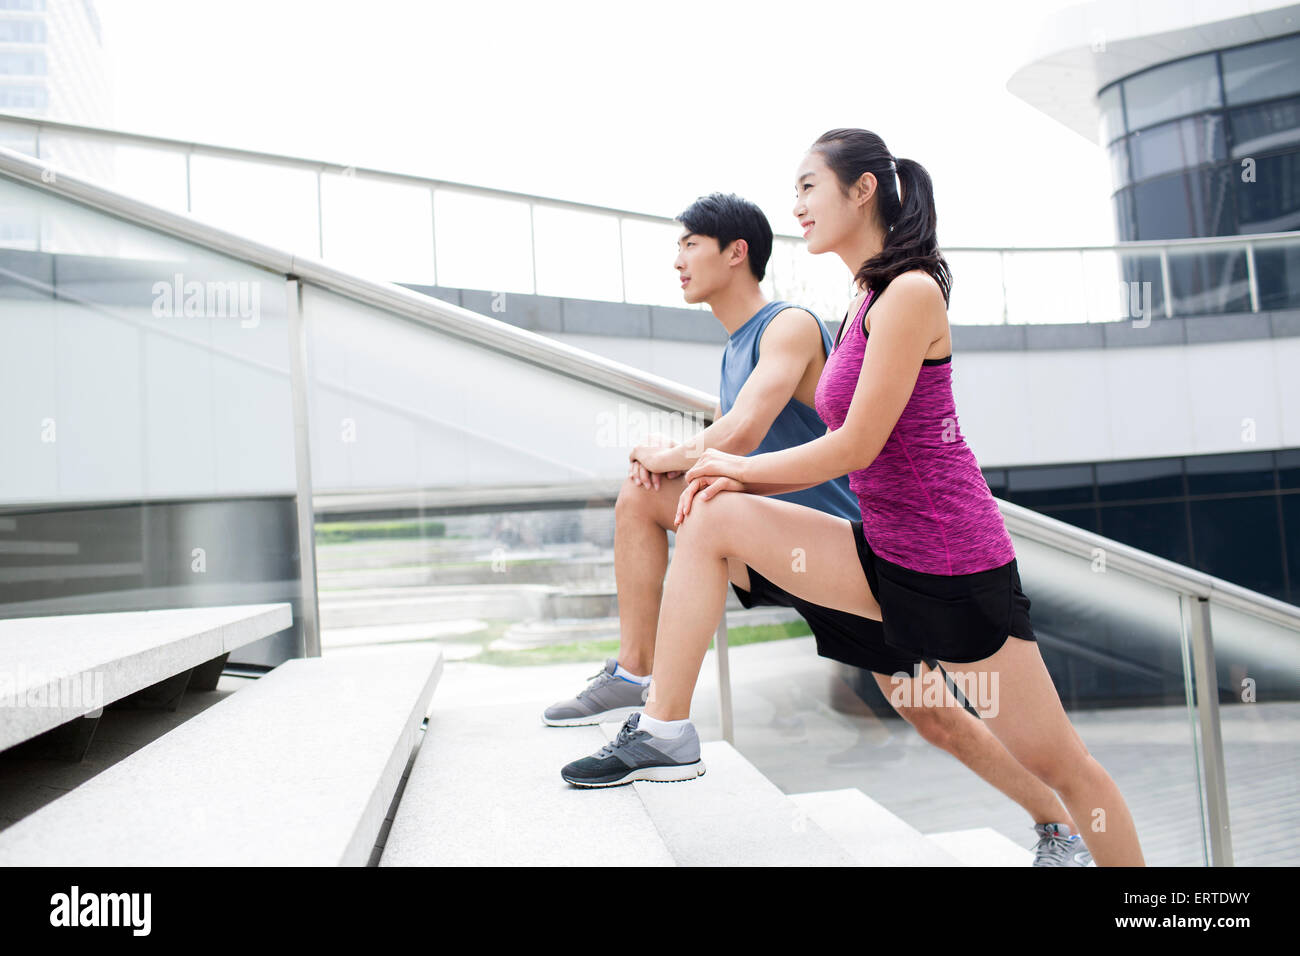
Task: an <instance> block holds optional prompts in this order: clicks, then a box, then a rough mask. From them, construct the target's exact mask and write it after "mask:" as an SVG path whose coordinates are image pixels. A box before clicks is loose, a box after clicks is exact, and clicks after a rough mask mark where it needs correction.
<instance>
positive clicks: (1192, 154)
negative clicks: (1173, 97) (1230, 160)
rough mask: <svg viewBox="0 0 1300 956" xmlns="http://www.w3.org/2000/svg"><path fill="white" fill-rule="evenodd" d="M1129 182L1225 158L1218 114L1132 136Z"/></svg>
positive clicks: (1167, 124)
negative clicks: (1131, 175)
mask: <svg viewBox="0 0 1300 956" xmlns="http://www.w3.org/2000/svg"><path fill="white" fill-rule="evenodd" d="M1128 144H1129V149H1130V150H1131V152H1132V154H1133V180H1134V181H1135V182H1138V181H1141V180H1143V179H1150V178H1151V177H1153V176H1159V175H1161V174H1163V173H1170V172H1173V171H1175V170H1178V169H1191V168H1193V167H1196V166H1202V165H1204V164H1206V163H1213V162H1218V161H1219V160H1221V159H1223V158H1224V157H1225V156H1226V155H1227V149H1226V147H1225V144H1224V136H1223V117H1222V116H1221V115H1220V114H1217V113H1214V114H1207V115H1205V116H1193V117H1189V118H1188V119H1182V120H1175V121H1174V122H1172V123H1165V124H1164V125H1163V126H1155V127H1152V128H1151V129H1147V130H1143V131H1142V132H1140V133H1134V134H1133V135H1132V136H1130V137H1129V138H1128Z"/></svg>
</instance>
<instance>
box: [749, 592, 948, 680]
mask: <svg viewBox="0 0 1300 956" xmlns="http://www.w3.org/2000/svg"><path fill="white" fill-rule="evenodd" d="M731 589H732V590H733V591H735V592H736V597H738V598H740V603H741V604H742V605H744V606H745V607H747V608H750V607H756V606H758V605H760V604H770V605H775V606H777V607H792V608H794V609H795V610H796V611H798V612H799V614H800V615H801V616H802V617H803V619H804V620H805V621H807V622H808V626H809V627H810V628H812V632H813V639H814V640H815V641H816V642H817V653H818V654H820V655H821V656H822V657H828V658H830V659H831V660H833V661H839V662H840V663H842V664H851V665H852V666H854V667H861V668H862V669H863V670H868V671H874V672H875V673H877V674H884V675H886V676H890V675H893V674H899V673H903V674H915V673H916V669H915V668H916V664H917V662H919V661H920V658H919V657H913V656H910V655H908V654H901V653H899V652H898V651H896V650H895V649H894V648H892V647H889V646H888V645H887V644H886V643H885V632H884V628H882V627H881V624H880V622H879V621H873V620H872V619H871V618H869V617H858V615H856V614H850V613H849V612H848V611H839V610H836V609H835V608H831V607H822V606H821V605H820V604H813V603H811V602H809V601H805V600H804V599H803V598H800V597H795V596H794V595H793V594H791V593H790V592H789V591H786V590H785V589H784V588H780V587H778V586H777V585H775V584H773V583H772V582H771V581H769V580H768V579H767V578H765V577H763V575H761V574H759V573H758V572H757V571H755V570H754V569H753V568H750V569H749V590H748V591H746V590H744V589H742V588H739V587H737V586H736V584H735V583H734V582H732V585H731ZM927 663H928V664H929V665H930V666H931V667H934V666H935V662H934V661H927Z"/></svg>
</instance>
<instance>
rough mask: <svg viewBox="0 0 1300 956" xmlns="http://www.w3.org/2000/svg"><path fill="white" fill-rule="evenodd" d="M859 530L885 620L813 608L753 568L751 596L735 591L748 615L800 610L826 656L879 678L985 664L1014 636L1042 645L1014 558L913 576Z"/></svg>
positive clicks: (858, 526)
mask: <svg viewBox="0 0 1300 956" xmlns="http://www.w3.org/2000/svg"><path fill="white" fill-rule="evenodd" d="M851 523H852V525H853V537H854V540H855V542H856V543H857V548H858V560H859V561H861V562H862V571H863V573H864V574H865V575H866V579H867V586H868V587H870V588H871V593H872V594H873V595H874V596H875V598H876V602H877V603H878V604H879V605H880V610H881V618H882V619H883V620H881V621H873V620H872V619H871V618H869V617H859V616H858V615H856V614H850V613H848V612H847V611H839V610H836V609H834V608H828V607H822V606H821V605H819V604H812V603H811V602H809V601H805V600H804V599H803V598H800V597H796V596H795V595H793V594H790V593H789V592H788V591H786V590H784V589H783V588H780V587H778V586H777V585H775V584H773V583H772V582H771V581H769V580H768V579H767V578H765V577H763V575H761V574H759V573H758V572H757V571H755V570H754V569H753V568H749V583H750V590H748V591H745V590H744V589H742V588H739V587H737V586H736V585H735V584H734V583H733V584H732V585H731V587H732V590H734V591H735V592H736V597H737V598H739V599H740V603H741V604H742V605H743V606H744V607H746V608H751V607H756V606H757V605H760V604H767V605H776V606H778V607H792V608H794V609H795V610H796V611H798V612H799V614H800V615H801V616H802V617H803V618H804V620H806V621H807V622H808V626H809V627H810V628H812V632H813V638H814V640H816V642H817V653H818V654H820V655H821V656H822V657H828V658H830V659H831V660H836V661H840V662H842V663H845V664H851V665H853V666H854V667H861V668H863V669H864V670H869V671H874V672H876V673H878V674H886V675H891V674H897V673H900V672H901V673H908V674H914V673H915V672H916V671H915V667H916V664H917V663H918V662H919V661H922V660H924V661H925V662H926V664H927V665H929V666H930V667H932V668H933V667H935V666H937V661H939V660H944V661H949V662H951V663H971V662H973V661H981V660H984V659H985V658H986V657H991V656H992V655H993V654H994V653H995V652H997V650H998V649H999V648H1001V647H1002V645H1003V644H1004V643H1006V640H1007V637H1008V636H1014V637H1019V638H1021V639H1023V640H1027V641H1032V640H1036V638H1035V637H1034V630H1033V627H1032V625H1031V624H1030V622H1029V598H1028V597H1026V596H1025V593H1024V591H1022V590H1021V587H1020V572H1019V570H1018V569H1017V567H1016V561H1015V559H1014V558H1013V559H1012V560H1011V561H1010V562H1009V563H1007V564H1004V565H1002V566H1001V567H997V568H992V569H990V570H987V571H977V572H975V573H974V574H958V575H943V574H927V573H925V572H922V571H913V570H912V569H910V568H905V567H902V566H901V565H898V564H894V563H893V562H892V561H887V560H886V559H884V558H882V557H880V556H879V555H877V554H876V553H875V552H874V551H873V550H872V549H871V546H870V545H869V544H868V543H867V540H866V537H865V536H864V534H863V532H862V522H861V521H854V522H851ZM882 588H883V592H882Z"/></svg>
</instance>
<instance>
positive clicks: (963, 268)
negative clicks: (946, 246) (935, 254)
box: [944, 250, 1007, 325]
mask: <svg viewBox="0 0 1300 956" xmlns="http://www.w3.org/2000/svg"><path fill="white" fill-rule="evenodd" d="M944 258H945V259H947V260H948V267H949V268H950V269H951V270H952V295H951V298H950V301H949V304H948V319H949V321H950V322H952V324H953V325H1002V324H1004V323H1005V322H1006V320H1007V318H1006V315H1005V313H1004V311H1003V298H1002V287H1003V275H1002V256H1001V255H999V254H998V253H996V252H970V251H965V250H962V251H958V252H944Z"/></svg>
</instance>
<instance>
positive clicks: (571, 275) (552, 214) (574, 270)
mask: <svg viewBox="0 0 1300 956" xmlns="http://www.w3.org/2000/svg"><path fill="white" fill-rule="evenodd" d="M619 239H620V236H619V229H618V220H617V219H616V218H614V217H613V216H610V215H606V214H603V213H596V212H583V211H580V210H576V209H562V208H559V207H556V206H547V205H544V204H540V203H539V204H536V205H534V206H533V240H534V247H533V255H534V256H535V258H536V262H537V292H538V294H539V295H556V296H569V297H572V298H579V299H600V300H603V301H605V302H622V301H623V279H622V271H623V264H622V261H621V259H622V255H623V253H622V250H621V249H620V246H619ZM671 262H672V260H671V259H670V260H669V265H670V266H671ZM645 265H646V264H645V263H634V265H633V267H634V268H638V267H639V268H644V267H645Z"/></svg>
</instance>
